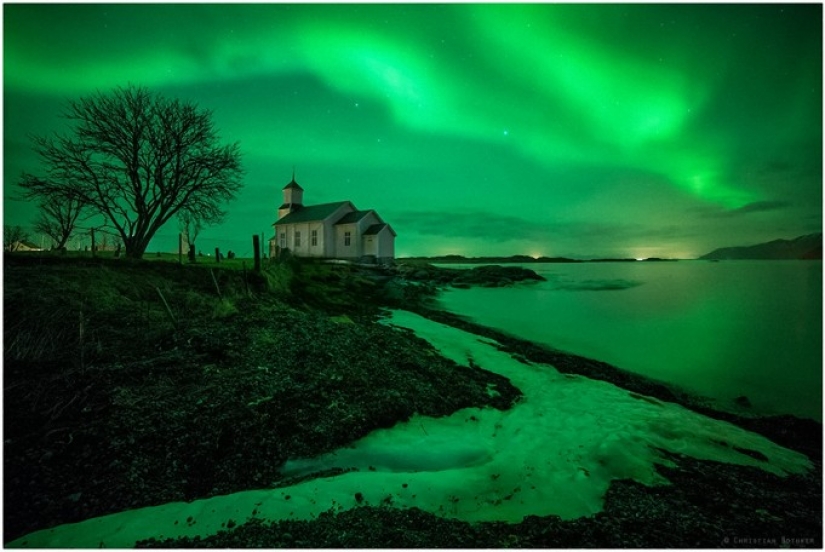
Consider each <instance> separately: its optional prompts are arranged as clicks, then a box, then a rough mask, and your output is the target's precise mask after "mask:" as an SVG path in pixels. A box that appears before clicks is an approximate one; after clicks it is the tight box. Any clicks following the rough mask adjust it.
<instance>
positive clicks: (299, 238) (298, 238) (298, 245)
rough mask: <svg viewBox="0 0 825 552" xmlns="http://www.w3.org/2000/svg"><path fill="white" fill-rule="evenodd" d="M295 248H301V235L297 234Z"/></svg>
mask: <svg viewBox="0 0 825 552" xmlns="http://www.w3.org/2000/svg"><path fill="white" fill-rule="evenodd" d="M295 247H301V233H300V232H295Z"/></svg>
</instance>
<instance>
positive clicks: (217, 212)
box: [178, 204, 226, 263]
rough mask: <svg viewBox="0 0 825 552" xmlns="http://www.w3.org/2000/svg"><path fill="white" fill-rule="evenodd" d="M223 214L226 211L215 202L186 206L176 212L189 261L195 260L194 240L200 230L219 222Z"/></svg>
mask: <svg viewBox="0 0 825 552" xmlns="http://www.w3.org/2000/svg"><path fill="white" fill-rule="evenodd" d="M225 215H226V213H225V212H224V211H223V210H221V209H220V208H219V207H218V205H215V204H212V205H200V206H196V208H195V209H194V210H192V209H190V208H189V207H186V208H183V209H181V210H180V212H178V222H179V223H180V230H181V232H182V233H183V234H184V235H185V236H186V243H187V245H188V246H189V253H188V256H189V262H190V263H194V262H195V261H196V258H197V257H196V256H195V240H197V239H198V235H199V234H200V233H201V230H203V229H204V227H206V226H211V225H213V224H219V223H220V222H221V221H222V220H223V217H224V216H225Z"/></svg>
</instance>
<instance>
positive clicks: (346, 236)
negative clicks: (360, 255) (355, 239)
mask: <svg viewBox="0 0 825 552" xmlns="http://www.w3.org/2000/svg"><path fill="white" fill-rule="evenodd" d="M351 242H352V234H351V233H350V232H344V245H345V246H346V247H349V246H350V243H351Z"/></svg>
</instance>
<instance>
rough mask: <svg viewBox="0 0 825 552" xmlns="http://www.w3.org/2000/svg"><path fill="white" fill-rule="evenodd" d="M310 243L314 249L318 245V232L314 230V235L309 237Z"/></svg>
mask: <svg viewBox="0 0 825 552" xmlns="http://www.w3.org/2000/svg"><path fill="white" fill-rule="evenodd" d="M309 243H310V245H312V247H315V246H316V245H318V230H313V231H312V233H311V234H310V235H309Z"/></svg>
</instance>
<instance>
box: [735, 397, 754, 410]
mask: <svg viewBox="0 0 825 552" xmlns="http://www.w3.org/2000/svg"><path fill="white" fill-rule="evenodd" d="M733 402H735V403H736V404H738V405H739V406H744V407H745V408H750V407H751V406H752V405H751V401H750V399H749V398H747V397H746V396H745V395H741V396H739V397H736V398H735V399H733Z"/></svg>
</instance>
